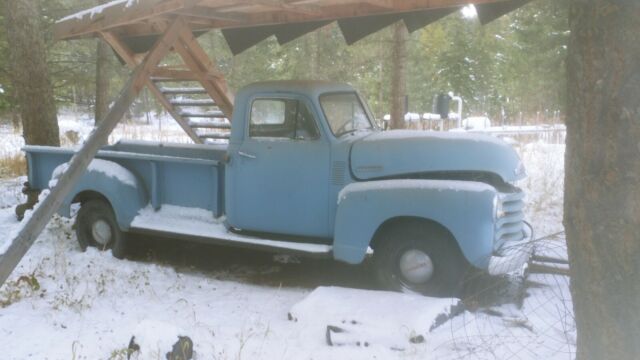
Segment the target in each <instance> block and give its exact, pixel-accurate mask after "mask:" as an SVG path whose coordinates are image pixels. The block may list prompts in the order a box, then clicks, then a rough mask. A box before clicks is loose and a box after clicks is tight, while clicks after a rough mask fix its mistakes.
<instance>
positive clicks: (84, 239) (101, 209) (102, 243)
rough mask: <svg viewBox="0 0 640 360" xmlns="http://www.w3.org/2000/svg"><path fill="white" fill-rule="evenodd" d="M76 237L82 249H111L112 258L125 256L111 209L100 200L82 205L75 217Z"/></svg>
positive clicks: (121, 234) (120, 236) (122, 239)
mask: <svg viewBox="0 0 640 360" xmlns="http://www.w3.org/2000/svg"><path fill="white" fill-rule="evenodd" d="M76 235H77V237H78V242H79V243H80V247H82V249H83V250H84V249H86V248H87V246H92V247H95V248H98V249H100V250H108V249H111V253H112V254H113V256H114V257H116V258H118V259H122V258H123V257H124V255H125V246H124V245H125V238H124V234H123V233H122V231H121V230H120V227H119V226H118V223H117V221H116V217H115V214H114V213H113V209H112V208H111V205H109V203H108V202H106V201H105V200H102V199H94V200H89V201H86V202H84V203H82V206H81V207H80V210H79V211H78V216H77V217H76Z"/></svg>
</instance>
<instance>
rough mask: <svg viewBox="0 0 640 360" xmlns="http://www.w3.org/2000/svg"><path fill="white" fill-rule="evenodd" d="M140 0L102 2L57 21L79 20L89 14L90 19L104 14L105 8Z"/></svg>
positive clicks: (134, 2)
mask: <svg viewBox="0 0 640 360" xmlns="http://www.w3.org/2000/svg"><path fill="white" fill-rule="evenodd" d="M138 1H139V0H114V1H110V2H108V3H106V4H102V5H98V6H94V7H92V8H91V9H87V10H83V11H80V12H77V13H75V14H71V15H69V16H67V17H64V18H62V19H60V20H58V21H56V23H61V22H63V21H67V20H71V19H77V20H81V19H83V18H84V17H85V16H87V15H89V19H93V18H94V17H95V16H96V15H100V14H102V12H103V11H104V10H105V9H108V8H110V7H113V6H116V5H120V4H125V6H124V8H125V9H126V8H129V7H131V6H133V5H135V4H137V3H138Z"/></svg>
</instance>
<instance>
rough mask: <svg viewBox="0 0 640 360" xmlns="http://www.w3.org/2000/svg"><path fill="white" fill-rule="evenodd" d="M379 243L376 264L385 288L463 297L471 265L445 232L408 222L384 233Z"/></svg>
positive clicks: (426, 224) (380, 281) (437, 228)
mask: <svg viewBox="0 0 640 360" xmlns="http://www.w3.org/2000/svg"><path fill="white" fill-rule="evenodd" d="M376 243H377V245H376V248H375V249H374V250H375V251H374V255H373V264H374V268H375V273H376V277H377V280H378V282H379V283H380V285H381V286H382V287H383V288H385V289H388V290H393V291H402V292H416V293H420V294H423V295H428V296H437V297H448V296H453V297H457V296H460V295H461V293H462V288H463V284H464V279H465V274H466V272H467V270H468V268H469V265H468V263H467V261H466V259H464V257H463V256H462V253H461V252H460V249H459V248H458V245H457V244H456V242H455V240H454V239H453V238H452V237H451V235H450V234H449V233H448V232H447V231H445V230H444V229H441V228H439V227H437V226H434V225H432V224H429V223H425V222H419V221H407V222H403V223H400V224H396V225H395V226H392V227H389V228H387V229H383V231H382V232H381V233H380V234H379V238H378V239H376ZM413 263H415V264H416V266H417V267H416V266H411V264H413Z"/></svg>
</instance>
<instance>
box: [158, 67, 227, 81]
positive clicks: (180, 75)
mask: <svg viewBox="0 0 640 360" xmlns="http://www.w3.org/2000/svg"><path fill="white" fill-rule="evenodd" d="M151 76H153V77H158V78H168V79H175V80H183V81H200V79H201V76H199V75H196V74H194V73H193V72H192V71H191V70H171V69H163V68H161V67H159V68H156V69H154V70H153V72H152V74H151ZM202 76H204V78H205V79H207V80H213V79H216V78H220V77H223V76H222V74H220V73H217V72H214V73H208V74H204V75H202Z"/></svg>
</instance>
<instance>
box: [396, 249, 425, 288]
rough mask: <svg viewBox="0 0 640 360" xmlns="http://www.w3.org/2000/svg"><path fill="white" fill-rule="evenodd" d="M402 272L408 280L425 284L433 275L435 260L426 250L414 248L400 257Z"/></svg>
mask: <svg viewBox="0 0 640 360" xmlns="http://www.w3.org/2000/svg"><path fill="white" fill-rule="evenodd" d="M399 265H400V272H401V274H402V277H404V278H405V279H406V280H407V281H408V282H410V283H413V284H424V283H426V282H428V281H429V280H431V277H432V276H433V261H431V258H430V257H429V255H427V253H425V252H424V251H420V250H416V249H412V250H409V251H407V252H405V253H404V254H402V256H401V257H400V264H399Z"/></svg>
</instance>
